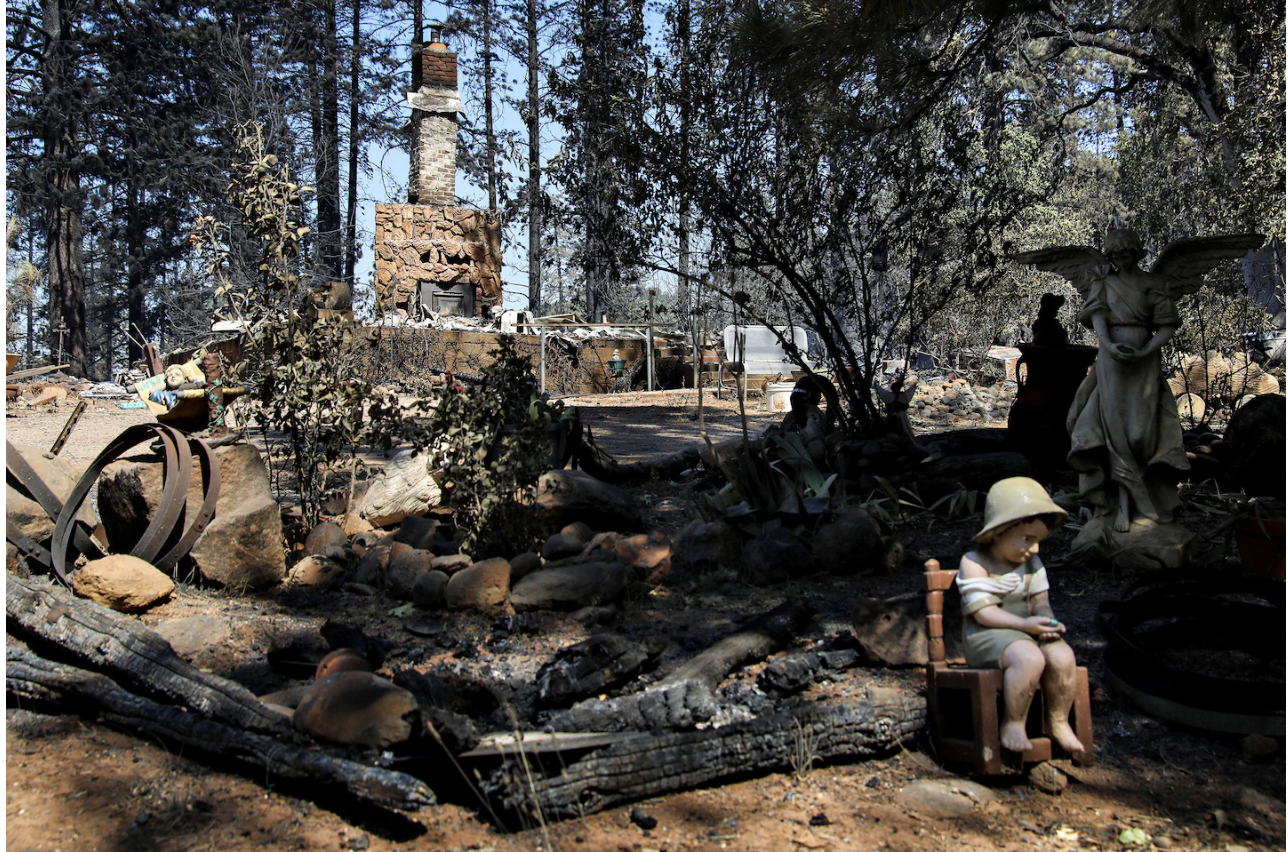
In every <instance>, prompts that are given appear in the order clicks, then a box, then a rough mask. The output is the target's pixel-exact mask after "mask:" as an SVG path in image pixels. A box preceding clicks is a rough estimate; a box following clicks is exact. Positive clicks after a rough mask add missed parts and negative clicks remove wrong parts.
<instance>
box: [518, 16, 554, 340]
mask: <svg viewBox="0 0 1288 852" xmlns="http://www.w3.org/2000/svg"><path fill="white" fill-rule="evenodd" d="M537 24H538V20H537V0H527V16H526V19H525V21H524V25H525V29H526V31H527V32H526V35H527V39H528V116H527V118H528V310H530V311H532V312H533V313H534V314H540V313H542V310H541V231H542V229H543V228H544V227H545V217H544V215H543V213H544V210H543V209H542V206H541V205H542V201H541V87H540V74H541V56H540V53H539V52H538V43H537ZM561 301H562V300H561Z"/></svg>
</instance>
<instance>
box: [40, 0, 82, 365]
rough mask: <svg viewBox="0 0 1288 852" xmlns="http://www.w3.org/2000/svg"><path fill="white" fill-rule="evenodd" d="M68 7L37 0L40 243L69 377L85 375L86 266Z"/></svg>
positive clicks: (52, 320)
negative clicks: (39, 34) (40, 36)
mask: <svg viewBox="0 0 1288 852" xmlns="http://www.w3.org/2000/svg"><path fill="white" fill-rule="evenodd" d="M72 14H73V10H72V6H71V4H68V3H65V2H63V0H42V3H41V26H42V28H43V29H44V37H45V51H44V56H43V61H42V63H41V83H42V85H43V88H44V101H45V103H44V108H43V112H44V116H45V117H44V121H43V124H44V127H43V128H42V133H41V135H42V141H43V142H44V153H43V155H42V157H41V173H42V175H41V176H42V179H43V184H44V185H43V186H42V187H41V189H42V192H43V193H44V202H45V246H46V249H47V252H48V256H49V270H48V288H49V351H50V357H51V358H56V357H57V352H58V350H59V348H60V347H61V349H62V351H63V361H64V362H65V363H67V364H69V365H70V369H71V372H72V374H73V375H80V376H83V375H85V366H86V364H85V351H86V343H87V340H86V329H85V270H84V266H83V263H82V260H81V210H82V206H83V204H84V199H83V198H82V196H81V188H80V169H79V168H77V167H76V165H75V161H76V158H77V156H78V155H79V153H80V151H79V147H80V141H79V138H78V134H79V133H80V119H81V106H80V97H79V95H78V93H77V92H76V91H75V73H76V64H75V62H74V61H73V57H72V55H71V48H72V41H71V40H72ZM63 327H65V331H62V332H60V329H61V328H63Z"/></svg>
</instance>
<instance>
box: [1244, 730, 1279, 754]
mask: <svg viewBox="0 0 1288 852" xmlns="http://www.w3.org/2000/svg"><path fill="white" fill-rule="evenodd" d="M1240 748H1241V750H1242V751H1243V759H1244V760H1264V759H1265V758H1268V757H1274V756H1275V755H1276V754H1278V753H1279V743H1278V742H1277V741H1276V740H1274V739H1272V738H1271V737H1267V736H1265V735H1264V734H1248V736H1246V737H1244V738H1243V741H1242V742H1241V743H1240Z"/></svg>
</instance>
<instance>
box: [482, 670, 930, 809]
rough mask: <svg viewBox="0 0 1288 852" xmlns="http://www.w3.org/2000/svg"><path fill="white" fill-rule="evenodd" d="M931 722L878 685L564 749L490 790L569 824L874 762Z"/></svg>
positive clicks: (918, 705)
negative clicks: (720, 789)
mask: <svg viewBox="0 0 1288 852" xmlns="http://www.w3.org/2000/svg"><path fill="white" fill-rule="evenodd" d="M925 722H926V701H925V699H924V698H922V697H920V696H917V695H913V694H911V693H906V692H901V691H896V690H890V689H877V688H870V689H869V690H868V694H867V696H866V698H865V699H864V700H862V701H858V702H855V703H851V704H834V705H819V704H810V705H805V706H804V707H800V708H797V709H795V710H790V711H786V712H783V713H778V714H775V715H772V716H767V717H762V718H759V719H755V720H752V721H749V722H740V723H735V724H732V725H726V726H724V727H722V728H713V729H708V730H703V731H686V732H683V733H669V734H638V735H634V736H627V737H625V738H623V739H622V740H620V741H619V742H617V743H615V744H613V745H610V746H606V747H604V748H599V749H594V750H592V751H589V752H588V753H586V754H585V755H584V756H583V757H581V758H580V759H577V758H576V756H575V754H570V753H566V752H565V753H561V754H559V755H558V760H555V761H552V764H553V765H552V766H551V767H550V774H549V775H546V774H544V773H542V772H541V769H542V767H541V766H539V765H537V761H536V760H534V759H532V758H529V759H528V760H527V761H526V763H525V762H520V761H516V760H510V761H508V762H507V763H506V764H505V765H503V766H501V767H500V768H499V769H496V770H494V771H493V772H492V773H490V774H489V775H487V776H486V777H485V780H484V782H483V789H484V791H485V792H486V793H488V794H490V795H492V796H494V797H495V798H496V799H498V800H499V801H500V803H501V804H502V805H503V807H505V809H506V810H507V811H509V812H510V813H511V814H515V815H522V816H525V817H526V816H535V815H538V814H539V815H540V816H541V817H543V818H544V819H546V820H555V819H567V818H570V817H576V816H579V815H582V814H590V813H596V812H598V811H601V810H604V809H605V808H609V807H613V806H615V805H617V804H620V803H622V802H626V801H630V800H633V799H642V798H646V797H649V796H659V795H663V794H666V793H673V792H675V791H678V790H688V789H692V788H694V787H698V786H701V785H704V784H710V783H712V782H714V781H718V780H720V779H722V778H727V777H730V776H735V775H746V774H750V773H762V772H770V771H773V770H779V769H785V768H789V767H794V768H796V769H798V770H804V769H807V768H808V767H809V766H810V765H811V764H813V763H814V762H815V761H820V760H821V761H832V760H838V759H844V758H849V759H864V758H869V757H874V756H877V755H880V754H883V753H885V752H888V751H889V750H891V749H893V748H895V747H896V746H898V744H899V743H901V742H903V741H904V740H906V739H908V738H909V737H911V736H913V735H914V734H915V733H916V732H917V731H919V730H920V729H921V728H922V727H924V725H925ZM525 766H530V767H531V768H532V771H531V773H529V772H527V771H525Z"/></svg>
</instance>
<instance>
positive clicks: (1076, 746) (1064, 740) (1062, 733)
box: [1049, 719, 1086, 754]
mask: <svg viewBox="0 0 1288 852" xmlns="http://www.w3.org/2000/svg"><path fill="white" fill-rule="evenodd" d="M1049 721H1050V724H1051V736H1053V737H1055V741H1056V742H1058V743H1059V744H1060V747H1061V748H1063V749H1064V750H1065V751H1067V752H1069V753H1071V754H1081V753H1082V752H1083V751H1085V750H1086V748H1085V747H1084V746H1083V744H1082V740H1080V739H1078V737H1077V735H1075V734H1074V733H1073V728H1071V727H1069V722H1068V721H1067V720H1065V719H1059V720H1056V719H1051V720H1049Z"/></svg>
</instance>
